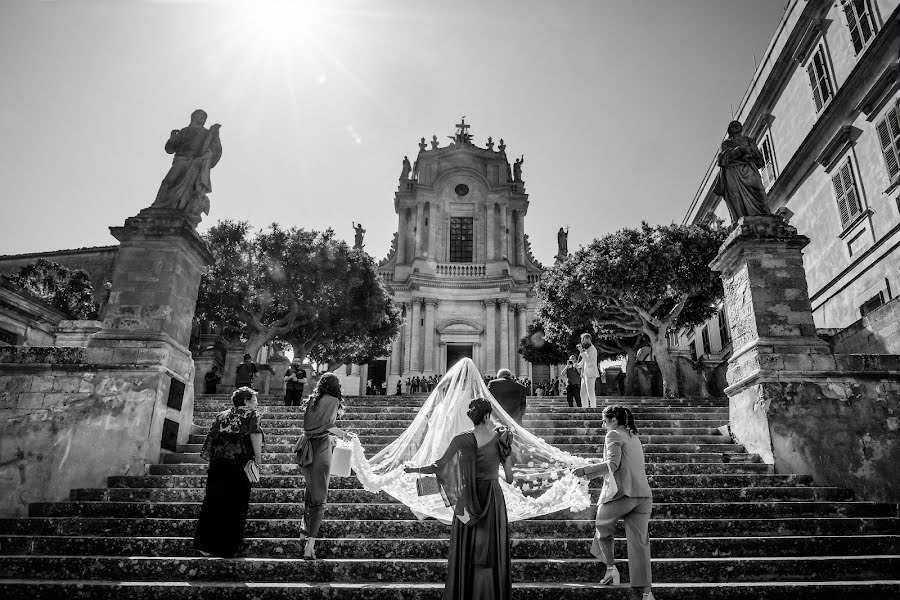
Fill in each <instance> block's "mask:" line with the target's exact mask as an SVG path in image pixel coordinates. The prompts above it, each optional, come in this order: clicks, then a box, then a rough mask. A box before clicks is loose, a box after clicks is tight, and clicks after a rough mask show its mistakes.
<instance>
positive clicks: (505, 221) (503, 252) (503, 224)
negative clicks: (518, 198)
mask: <svg viewBox="0 0 900 600" xmlns="http://www.w3.org/2000/svg"><path fill="white" fill-rule="evenodd" d="M507 229H509V216H508V215H507V212H506V204H505V203H503V204H501V205H500V235H499V236H497V237H498V240H497V242H498V244H499V248H500V250H499V252H498V254H499V255H500V256H498V257H497V258H500V259H502V258H503V257H506V259H507V260H509V259H510V256H509V233H508V232H507Z"/></svg>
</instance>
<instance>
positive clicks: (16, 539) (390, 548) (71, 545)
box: [0, 535, 900, 559]
mask: <svg viewBox="0 0 900 600" xmlns="http://www.w3.org/2000/svg"><path fill="white" fill-rule="evenodd" d="M650 545H651V547H652V549H653V556H654V557H655V558H679V557H684V556H691V557H729V556H757V557H764V556H836V555H847V556H859V555H870V554H871V555H879V554H881V555H896V554H900V536H898V535H857V536H757V537H691V538H656V537H654V538H651V543H650ZM304 546H305V541H304V540H302V539H299V538H271V539H269V538H248V539H246V540H245V541H244V550H245V552H244V555H245V556H246V557H248V558H301V557H302V555H303V548H304ZM449 546H450V543H449V539H448V537H447V536H446V535H445V536H444V537H440V538H430V539H429V538H422V539H367V538H354V539H327V540H322V541H321V542H320V543H319V544H318V545H317V546H316V554H317V556H318V557H319V558H353V559H366V558H371V557H373V556H377V557H381V558H419V559H428V558H431V559H446V557H447V552H448V551H449ZM590 546H591V538H590V537H589V536H588V537H580V538H536V539H523V538H514V539H513V541H512V544H511V551H512V557H513V558H514V559H523V558H552V559H569V558H585V557H586V556H587V555H588V551H589V548H590ZM626 551H627V548H626V543H625V539H624V538H618V539H616V541H615V553H616V555H617V556H625V555H626ZM0 554H19V555H66V556H84V555H97V556H195V555H196V552H195V551H194V540H193V538H192V537H174V538H173V537H83V536H41V535H38V536H24V535H5V536H0Z"/></svg>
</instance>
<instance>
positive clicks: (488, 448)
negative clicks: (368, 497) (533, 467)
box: [406, 398, 513, 600]
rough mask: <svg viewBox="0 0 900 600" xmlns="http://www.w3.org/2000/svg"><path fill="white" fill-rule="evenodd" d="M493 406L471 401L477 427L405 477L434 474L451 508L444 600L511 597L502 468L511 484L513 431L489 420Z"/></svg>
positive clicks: (458, 436)
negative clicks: (414, 474)
mask: <svg viewBox="0 0 900 600" xmlns="http://www.w3.org/2000/svg"><path fill="white" fill-rule="evenodd" d="M491 412H492V407H491V403H490V402H488V401H487V400H485V399H483V398H476V399H475V400H472V402H470V403H469V412H468V413H467V414H468V415H469V418H470V419H472V423H474V424H475V429H474V430H472V431H467V432H465V433H461V434H459V435H457V436H456V437H454V438H453V440H452V441H451V442H450V446H449V447H448V448H447V451H446V452H445V453H444V455H443V456H442V457H441V458H440V459H438V461H437V462H435V463H434V464H432V465H428V466H426V467H406V472H407V473H423V474H431V473H434V474H435V475H436V476H437V480H438V484H440V488H441V493H442V495H443V496H444V501H445V502H446V503H447V506H452V507H453V524H452V526H451V527H452V528H451V531H450V556H449V558H448V564H447V582H446V584H445V586H444V600H509V598H510V595H511V594H512V575H511V571H510V548H509V527H508V524H507V520H506V502H505V500H504V498H503V490H502V488H501V487H500V481H499V479H498V477H499V475H500V466H501V465H502V466H503V472H504V475H505V478H506V481H507V483H512V481H513V470H512V468H513V463H512V458H511V449H512V442H513V440H512V432H510V431H509V430H508V429H506V428H505V427H497V426H495V423H494V422H493V420H492V419H491Z"/></svg>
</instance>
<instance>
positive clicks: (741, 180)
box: [713, 121, 772, 221]
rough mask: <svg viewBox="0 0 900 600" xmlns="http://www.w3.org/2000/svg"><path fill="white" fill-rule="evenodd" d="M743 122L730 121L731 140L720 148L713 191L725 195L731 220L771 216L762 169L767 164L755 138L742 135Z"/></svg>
mask: <svg viewBox="0 0 900 600" xmlns="http://www.w3.org/2000/svg"><path fill="white" fill-rule="evenodd" d="M742 131H743V126H742V125H741V122H740V121H732V122H731V123H729V124H728V139H726V140H725V141H724V142H722V148H721V150H720V151H719V160H718V163H719V175H718V176H717V177H716V182H715V186H714V188H713V191H714V192H715V193H716V194H718V195H719V196H722V198H723V199H724V200H725V204H726V206H728V212H729V213H731V220H732V221H737V220H738V219H740V218H741V217H756V216H759V215H771V214H772V211H770V210H769V207H768V206H767V205H766V188H765V186H764V185H763V182H762V177H760V175H759V170H760V169H761V168H763V167H764V166H765V164H766V161H765V159H764V158H763V155H762V152H760V151H759V148H757V147H756V142H755V141H754V140H753V138H750V137H748V136H746V135H743V133H742Z"/></svg>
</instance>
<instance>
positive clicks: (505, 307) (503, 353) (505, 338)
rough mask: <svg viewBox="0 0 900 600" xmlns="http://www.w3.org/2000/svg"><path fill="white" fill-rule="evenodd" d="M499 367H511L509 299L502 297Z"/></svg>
mask: <svg viewBox="0 0 900 600" xmlns="http://www.w3.org/2000/svg"><path fill="white" fill-rule="evenodd" d="M497 368H498V369H510V370H513V369H511V368H510V364H509V300H508V299H506V298H500V364H499V365H498V367H497Z"/></svg>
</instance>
